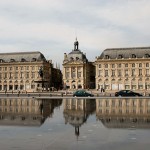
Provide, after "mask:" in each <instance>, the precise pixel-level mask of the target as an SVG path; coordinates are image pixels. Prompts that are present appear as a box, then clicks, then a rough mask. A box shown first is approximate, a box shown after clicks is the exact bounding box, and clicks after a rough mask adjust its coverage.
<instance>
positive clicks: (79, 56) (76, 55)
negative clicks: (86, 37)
mask: <svg viewBox="0 0 150 150" xmlns="http://www.w3.org/2000/svg"><path fill="white" fill-rule="evenodd" d="M78 47H79V42H78V41H77V39H76V41H75V42H74V49H73V50H72V52H70V53H69V54H68V56H67V60H68V61H84V62H87V61H88V60H87V58H86V55H85V54H83V52H81V50H79V49H78Z"/></svg>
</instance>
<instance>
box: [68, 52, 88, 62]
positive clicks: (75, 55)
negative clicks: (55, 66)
mask: <svg viewBox="0 0 150 150" xmlns="http://www.w3.org/2000/svg"><path fill="white" fill-rule="evenodd" d="M68 60H81V61H87V58H86V56H85V55H84V54H83V52H81V51H80V50H73V51H72V52H70V53H69V54H68Z"/></svg>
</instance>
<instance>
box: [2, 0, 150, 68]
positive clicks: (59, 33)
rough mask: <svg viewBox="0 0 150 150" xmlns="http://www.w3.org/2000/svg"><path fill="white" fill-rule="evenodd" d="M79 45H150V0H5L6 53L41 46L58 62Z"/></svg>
mask: <svg viewBox="0 0 150 150" xmlns="http://www.w3.org/2000/svg"><path fill="white" fill-rule="evenodd" d="M76 37H77V39H78V41H79V49H80V50H81V51H82V52H83V53H85V54H86V56H87V59H88V60H89V61H95V57H96V56H99V55H100V54H101V53H102V51H103V50H105V49H107V48H122V47H143V46H144V47H146V46H150V0H0V53H4V52H25V51H29V52H31V51H40V52H41V53H43V54H44V56H45V57H46V59H47V60H52V62H53V63H54V67H55V66H56V63H57V65H58V64H59V65H60V67H62V63H63V59H64V53H67V54H68V53H70V52H71V51H72V49H73V48H74V41H75V39H76Z"/></svg>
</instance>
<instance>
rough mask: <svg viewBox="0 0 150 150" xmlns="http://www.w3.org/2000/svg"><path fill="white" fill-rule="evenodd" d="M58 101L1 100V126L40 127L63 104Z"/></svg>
mask: <svg viewBox="0 0 150 150" xmlns="http://www.w3.org/2000/svg"><path fill="white" fill-rule="evenodd" d="M58 101H60V100H58ZM58 101H57V100H55V101H54V100H50V101H49V100H36V99H19V98H18V99H17V98H14V99H0V125H18V126H40V125H41V124H43V123H44V121H45V119H46V118H47V117H49V116H51V115H52V113H53V110H54V108H55V107H56V106H58V104H59V105H60V104H61V102H58Z"/></svg>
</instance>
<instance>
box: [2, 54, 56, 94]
mask: <svg viewBox="0 0 150 150" xmlns="http://www.w3.org/2000/svg"><path fill="white" fill-rule="evenodd" d="M52 67H53V66H52V62H51V61H47V60H46V58H45V57H44V55H43V54H42V53H40V52H17V53H1V54H0V92H4V91H7V92H15V91H21V92H24V91H27V92H36V91H42V90H47V89H48V88H49V87H50V86H51V82H52V80H51V79H52V77H51V74H52ZM40 69H41V70H42V74H43V75H42V77H41V76H40V75H39V70H40Z"/></svg>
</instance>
